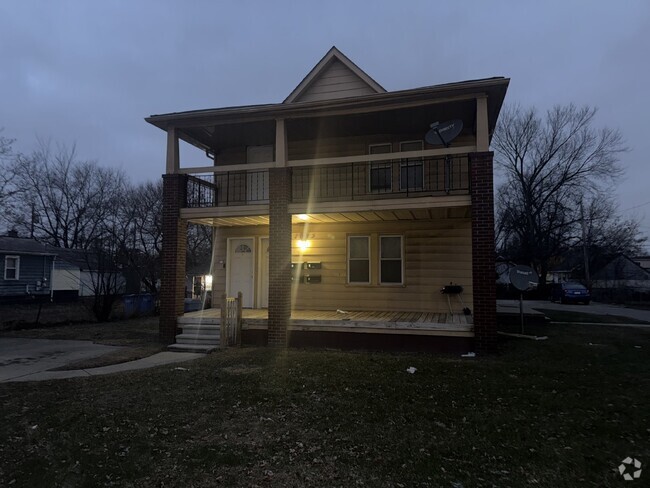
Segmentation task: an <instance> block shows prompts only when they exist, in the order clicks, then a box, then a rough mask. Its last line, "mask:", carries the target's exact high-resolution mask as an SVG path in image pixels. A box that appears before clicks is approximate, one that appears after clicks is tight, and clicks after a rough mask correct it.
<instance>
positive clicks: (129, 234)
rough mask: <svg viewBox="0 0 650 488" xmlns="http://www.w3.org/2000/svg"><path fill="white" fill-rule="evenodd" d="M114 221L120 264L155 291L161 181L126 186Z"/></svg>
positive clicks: (160, 248) (158, 247)
mask: <svg viewBox="0 0 650 488" xmlns="http://www.w3.org/2000/svg"><path fill="white" fill-rule="evenodd" d="M118 224H119V225H116V226H115V228H116V229H118V232H117V234H116V236H115V237H116V238H117V240H118V242H119V243H120V254H121V258H122V260H123V262H124V265H125V266H126V267H127V268H128V269H130V270H131V271H132V272H134V273H135V274H136V275H137V277H138V280H139V282H140V283H141V284H142V285H144V286H145V287H146V289H147V290H148V291H149V292H151V293H156V292H157V282H158V279H159V277H160V252H161V250H162V182H161V181H160V182H156V183H151V182H147V183H142V184H140V185H137V186H131V187H129V188H128V190H127V192H126V194H125V198H124V199H123V204H122V206H121V207H120V211H119V213H118Z"/></svg>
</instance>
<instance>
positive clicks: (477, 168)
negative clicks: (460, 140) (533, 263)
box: [469, 151, 497, 353]
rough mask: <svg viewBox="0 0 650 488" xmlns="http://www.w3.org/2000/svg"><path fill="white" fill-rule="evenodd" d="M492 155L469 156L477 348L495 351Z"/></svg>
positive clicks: (482, 153)
mask: <svg viewBox="0 0 650 488" xmlns="http://www.w3.org/2000/svg"><path fill="white" fill-rule="evenodd" d="M493 156H494V153H493V152H491V151H490V152H476V153H471V154H469V163H470V171H471V176H470V178H471V191H472V282H473V287H474V310H473V314H474V335H475V339H474V341H475V346H474V347H475V349H476V352H480V353H492V352H496V348H497V311H496V270H495V259H496V256H495V247H494V246H495V244H494V190H493V173H492V159H493Z"/></svg>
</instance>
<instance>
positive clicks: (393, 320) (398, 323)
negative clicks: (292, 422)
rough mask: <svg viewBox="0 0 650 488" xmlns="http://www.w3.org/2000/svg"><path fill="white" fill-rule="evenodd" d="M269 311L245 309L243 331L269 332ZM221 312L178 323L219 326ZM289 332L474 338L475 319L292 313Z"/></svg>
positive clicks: (188, 316) (424, 314)
mask: <svg viewBox="0 0 650 488" xmlns="http://www.w3.org/2000/svg"><path fill="white" fill-rule="evenodd" d="M267 320H268V311H267V310H266V309H250V308H245V309H243V310H242V328H243V329H266V328H267ZM220 321H221V310H219V309H207V310H200V311H197V312H188V313H186V314H184V315H183V316H182V317H179V319H178V323H179V325H180V326H182V324H189V323H194V324H196V323H202V324H205V325H208V324H218V323H219V322H220ZM289 329H290V330H304V331H309V330H321V331H325V330H333V331H344V330H345V331H349V332H374V333H384V334H391V333H392V334H397V333H400V334H401V333H410V334H426V335H428V334H435V335H439V334H441V333H444V335H463V336H467V335H472V331H473V324H472V316H470V315H464V314H445V313H429V312H370V311H354V312H353V311H350V312H345V313H341V312H337V311H335V310H293V311H292V312H291V322H290V324H289Z"/></svg>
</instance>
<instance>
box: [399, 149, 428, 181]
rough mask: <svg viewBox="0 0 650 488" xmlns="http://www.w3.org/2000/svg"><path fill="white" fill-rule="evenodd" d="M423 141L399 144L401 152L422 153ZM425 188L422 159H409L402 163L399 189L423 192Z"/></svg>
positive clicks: (403, 160)
mask: <svg viewBox="0 0 650 488" xmlns="http://www.w3.org/2000/svg"><path fill="white" fill-rule="evenodd" d="M423 147H424V146H423V143H422V141H406V142H400V143H399V150H400V151H401V152H407V151H422V149H423ZM423 188H424V164H423V162H422V158H407V159H402V161H401V162H400V172H399V189H400V190H402V191H405V190H422V189H423Z"/></svg>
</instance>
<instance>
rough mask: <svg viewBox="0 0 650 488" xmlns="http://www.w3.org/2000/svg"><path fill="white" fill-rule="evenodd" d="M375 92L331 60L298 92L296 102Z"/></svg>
mask: <svg viewBox="0 0 650 488" xmlns="http://www.w3.org/2000/svg"><path fill="white" fill-rule="evenodd" d="M373 93H376V92H375V90H373V89H372V88H371V87H369V86H368V85H367V84H366V82H365V81H363V80H362V79H361V78H359V77H358V76H357V75H356V74H354V73H353V72H352V71H351V70H350V69H349V68H348V67H346V66H345V65H344V64H343V63H341V62H340V61H338V60H334V61H332V62H331V63H330V64H329V65H328V66H327V67H326V68H325V69H324V70H323V71H322V72H321V73H320V74H319V76H318V77H317V78H316V79H315V80H314V81H313V82H312V83H311V85H309V86H308V87H307V89H306V90H305V91H304V92H303V93H302V94H300V96H299V97H298V98H297V99H296V100H295V101H296V102H312V101H317V100H331V99H335V98H345V97H356V96H363V95H372V94H373Z"/></svg>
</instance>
